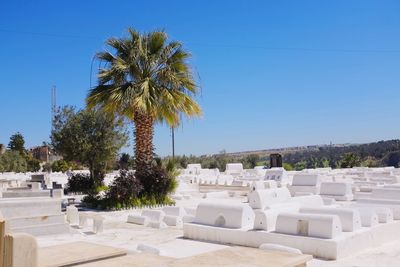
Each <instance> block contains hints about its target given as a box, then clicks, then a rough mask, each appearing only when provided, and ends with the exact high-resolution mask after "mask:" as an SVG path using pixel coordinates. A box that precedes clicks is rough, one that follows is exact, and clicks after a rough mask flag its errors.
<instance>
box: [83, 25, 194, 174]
mask: <svg viewBox="0 0 400 267" xmlns="http://www.w3.org/2000/svg"><path fill="white" fill-rule="evenodd" d="M128 32H129V35H128V37H126V38H119V39H116V38H111V39H108V40H107V45H108V46H109V47H110V48H111V49H112V50H113V51H114V53H112V52H108V51H104V52H100V53H97V59H98V60H100V61H101V62H102V66H103V67H102V68H101V69H100V70H99V73H98V78H99V79H98V85H97V86H96V87H95V88H93V89H92V90H90V92H89V94H88V97H87V104H88V107H90V108H93V107H95V106H101V107H103V108H105V109H106V110H108V111H110V112H112V113H115V112H116V113H118V114H122V115H124V116H126V117H127V118H129V119H130V120H131V121H132V122H133V123H134V125H135V163H136V172H137V173H141V172H146V171H148V170H150V169H151V167H152V165H153V159H154V155H153V150H154V147H153V134H154V124H155V123H156V122H163V121H165V122H166V123H167V124H169V125H170V126H172V127H173V126H176V125H178V124H179V120H180V114H182V113H183V114H185V115H187V116H189V117H192V116H197V115H200V114H201V109H200V107H199V105H198V104H197V102H196V101H195V100H194V99H193V96H194V95H195V94H196V93H197V86H196V83H195V81H194V78H193V75H192V72H191V70H190V66H189V64H188V62H187V60H188V59H189V57H190V54H189V53H188V52H186V51H185V50H184V49H183V48H182V44H181V43H180V42H176V41H168V38H167V34H166V33H165V32H163V31H154V32H150V33H145V34H140V33H139V32H137V31H136V30H134V29H132V28H129V29H128Z"/></svg>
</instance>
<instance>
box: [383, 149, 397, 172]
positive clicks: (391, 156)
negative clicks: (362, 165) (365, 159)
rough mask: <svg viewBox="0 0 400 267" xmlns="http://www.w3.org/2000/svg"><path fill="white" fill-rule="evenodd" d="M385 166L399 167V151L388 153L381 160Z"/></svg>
mask: <svg viewBox="0 0 400 267" xmlns="http://www.w3.org/2000/svg"><path fill="white" fill-rule="evenodd" d="M383 161H384V163H385V164H386V166H393V167H395V168H399V167H400V151H395V152H390V153H388V154H387V155H386V157H385V158H384V159H383Z"/></svg>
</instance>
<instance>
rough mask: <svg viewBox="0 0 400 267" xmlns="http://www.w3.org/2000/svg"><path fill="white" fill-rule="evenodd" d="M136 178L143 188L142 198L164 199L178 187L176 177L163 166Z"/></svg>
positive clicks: (148, 170) (140, 174)
mask: <svg viewBox="0 0 400 267" xmlns="http://www.w3.org/2000/svg"><path fill="white" fill-rule="evenodd" d="M136 177H137V179H138V180H139V181H140V183H141V184H142V186H143V192H142V193H141V196H147V197H149V196H151V197H155V198H156V199H163V198H165V197H166V196H167V195H168V193H170V192H172V191H173V190H174V189H175V187H176V181H175V177H174V176H173V175H172V174H171V172H168V171H167V170H166V169H164V168H163V167H161V166H157V165H156V166H152V168H149V169H147V170H145V171H143V172H141V173H137V174H136Z"/></svg>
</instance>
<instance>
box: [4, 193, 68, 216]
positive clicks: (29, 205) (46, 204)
mask: <svg viewBox="0 0 400 267" xmlns="http://www.w3.org/2000/svg"><path fill="white" fill-rule="evenodd" d="M0 210H1V212H2V214H3V217H4V218H5V219H6V220H7V219H10V218H16V217H33V216H40V215H43V214H57V213H60V212H61V199H53V198H50V197H46V198H41V197H31V198H2V199H0Z"/></svg>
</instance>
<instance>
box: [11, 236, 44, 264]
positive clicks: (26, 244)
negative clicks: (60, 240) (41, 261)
mask: <svg viewBox="0 0 400 267" xmlns="http://www.w3.org/2000/svg"><path fill="white" fill-rule="evenodd" d="M22 266H23V267H37V266H38V245H37V242H36V239H35V238H34V237H33V236H31V235H28V234H25V233H13V234H8V235H6V236H5V237H4V267H22Z"/></svg>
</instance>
